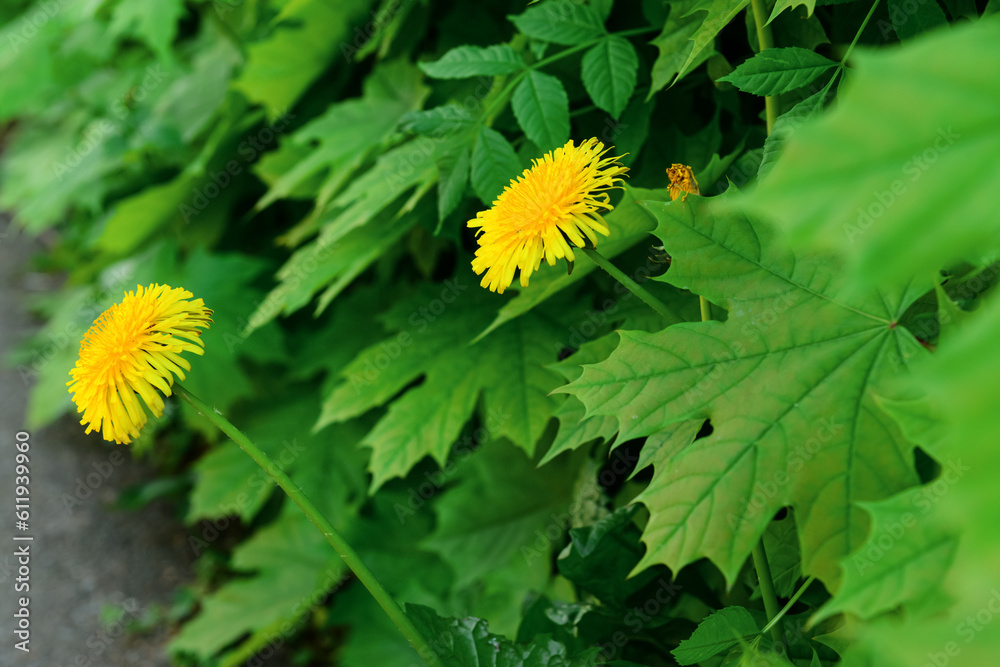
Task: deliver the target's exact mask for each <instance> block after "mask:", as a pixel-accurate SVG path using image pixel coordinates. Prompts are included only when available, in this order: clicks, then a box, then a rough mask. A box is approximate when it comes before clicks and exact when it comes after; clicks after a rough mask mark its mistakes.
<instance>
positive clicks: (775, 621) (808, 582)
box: [760, 576, 816, 634]
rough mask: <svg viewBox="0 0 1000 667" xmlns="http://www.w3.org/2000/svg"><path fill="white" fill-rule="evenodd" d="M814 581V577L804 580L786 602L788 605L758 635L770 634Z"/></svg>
mask: <svg viewBox="0 0 1000 667" xmlns="http://www.w3.org/2000/svg"><path fill="white" fill-rule="evenodd" d="M814 581H816V577H815V576H812V577H809V578H808V579H806V581H805V583H804V584H802V586H800V587H799V590H797V591H795V595H793V596H792V597H791V598H790V599H789V600H788V603H787V604H786V605H785V606H784V607H782V608H781V611H779V612H778V613H777V615H776V616H775V617H774V618H772V619H771V620H770V621H769V622H768V624H767V625H765V626H764V629H763V630H761V631H760V633H761V634H764V633H765V632H770V631H771V630H772V629H773V628H774V626H776V625H777V624H778V623H780V622H781V619H783V618H784V617H785V614H787V613H788V610H789V609H791V608H792V605H793V604H795V603H796V602H798V601H799V598H800V597H802V594H803V593H805V592H806V589H807V588H809V586H811V585H812V582H814Z"/></svg>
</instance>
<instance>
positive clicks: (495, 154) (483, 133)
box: [472, 127, 521, 206]
mask: <svg viewBox="0 0 1000 667" xmlns="http://www.w3.org/2000/svg"><path fill="white" fill-rule="evenodd" d="M520 174H521V161H520V160H519V159H518V157H517V153H515V152H514V147H513V146H511V145H510V142H509V141H507V140H506V139H505V138H504V136H503V135H502V134H500V133H499V132H497V131H496V130H494V129H492V128H489V127H480V128H479V133H478V134H477V135H476V142H475V144H474V146H473V148H472V189H473V190H474V191H475V193H476V196H477V197H479V200H480V201H481V202H483V204H485V205H486V206H491V205H492V204H493V200H494V199H496V198H497V197H498V196H499V195H500V193H501V192H503V189H504V188H505V187H507V186H508V185H510V182H511V181H512V180H513V179H515V178H517V177H518V176H520Z"/></svg>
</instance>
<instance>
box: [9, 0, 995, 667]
mask: <svg viewBox="0 0 1000 667" xmlns="http://www.w3.org/2000/svg"><path fill="white" fill-rule="evenodd" d="M995 9H996V3H995V2H993V0H990V2H987V3H983V2H978V3H977V2H973V1H972V0H941V1H940V2H938V0H923V1H917V0H886V2H884V3H883V2H881V0H876V1H875V2H874V4H871V3H868V2H867V1H866V0H856V1H853V2H852V1H851V0H846V1H845V0H836V1H833V0H818V1H809V0H807V1H806V2H801V3H799V2H796V1H794V0H793V1H789V0H778V2H776V3H774V4H773V5H772V4H769V3H766V2H764V0H760V1H759V2H757V1H756V0H755V2H754V3H750V2H748V0H678V1H676V2H664V1H662V0H644V1H643V2H623V1H619V2H613V0H589V1H581V2H574V1H573V0H544V1H543V2H540V3H537V4H531V5H529V6H525V5H524V4H523V3H517V2H508V1H501V0H491V1H487V2H483V3H462V2H448V1H440V2H438V1H433V2H432V1H431V0H382V1H381V2H378V1H376V0H349V1H348V0H336V1H335V0H260V1H257V0H212V1H199V0H187V1H184V0H163V1H162V2H156V3H146V2H141V1H140V0H104V1H100V0H99V1H97V2H79V3H69V2H60V1H59V0H47V1H44V2H37V3H29V2H11V3H6V4H5V5H4V7H3V9H0V17H2V20H3V27H2V29H0V49H2V50H0V121H2V122H3V126H2V127H3V152H2V154H0V179H2V181H0V205H2V206H3V207H5V208H7V209H10V210H11V211H12V213H13V215H14V216H15V222H16V224H17V225H19V226H20V227H22V228H24V229H25V230H27V231H28V232H30V233H32V234H42V233H46V232H49V230H55V232H56V234H54V235H50V236H49V238H51V239H54V241H53V242H52V247H51V252H50V253H48V254H47V255H46V256H44V257H39V258H36V262H37V263H38V264H39V267H40V268H43V269H46V270H53V271H56V270H59V271H65V272H67V273H68V276H69V279H68V281H67V282H66V284H65V286H64V287H63V288H62V289H61V290H60V291H59V293H58V294H55V295H52V296H50V297H46V298H45V299H42V300H39V302H38V303H37V304H36V306H37V309H38V311H39V312H40V313H41V314H43V315H44V316H45V317H46V320H47V322H48V323H47V325H46V327H45V329H44V330H43V331H42V332H41V334H40V335H39V336H37V338H36V339H35V340H33V341H31V342H30V343H29V344H27V345H25V346H24V347H23V348H22V349H21V350H19V351H18V352H17V353H16V354H15V355H13V357H12V358H11V359H10V360H9V361H11V362H12V363H13V364H15V365H16V367H17V368H18V370H19V372H20V373H21V375H22V377H24V378H26V379H28V380H31V381H33V382H34V389H33V392H32V395H31V400H30V408H29V426H33V427H38V426H41V425H44V424H47V423H50V422H52V421H53V420H55V419H56V418H58V417H60V416H61V415H63V414H66V413H68V412H71V411H72V407H73V406H72V404H71V403H70V401H69V396H68V394H67V393H66V390H65V380H66V377H67V373H68V370H69V368H71V367H72V365H73V363H74V360H75V358H76V353H77V345H78V341H79V340H80V338H81V337H82V334H83V332H84V331H86V329H87V328H88V327H89V326H90V323H91V322H92V321H93V319H94V318H95V317H96V316H97V315H98V314H99V313H100V312H101V311H102V310H103V309H104V308H106V307H107V306H108V305H110V304H111V303H113V302H114V301H116V300H118V299H120V297H121V295H122V292H123V291H124V290H127V289H133V288H134V287H135V285H136V284H148V283H150V282H160V283H167V284H170V285H172V286H183V287H185V288H187V289H189V290H191V291H192V292H193V293H194V294H195V295H196V296H197V297H200V298H203V299H204V300H205V302H206V304H208V306H209V307H211V308H213V309H214V311H215V324H214V326H213V327H212V329H211V331H210V332H208V333H207V334H206V335H205V343H206V349H207V353H206V355H205V357H204V358H203V359H198V360H196V361H195V363H194V369H193V370H192V372H191V374H190V376H189V378H188V380H187V381H186V382H185V386H187V387H188V388H189V389H190V390H191V391H192V392H194V393H195V394H198V395H200V396H202V397H203V398H205V399H206V400H208V401H209V402H211V403H213V404H214V405H215V406H216V407H217V408H218V409H219V410H220V411H222V412H223V413H225V414H226V415H228V416H230V417H231V418H232V420H233V421H234V422H235V423H237V424H239V425H240V426H241V427H242V428H244V429H245V431H246V432H247V433H248V434H249V435H250V437H251V438H253V439H254V440H255V442H257V443H258V444H259V445H260V446H261V447H262V448H263V449H264V450H265V451H267V452H268V453H269V454H270V455H271V456H273V457H274V458H275V459H276V460H278V461H280V462H281V464H282V465H283V466H284V467H285V468H286V469H287V470H289V471H290V472H291V474H292V477H293V479H294V480H295V482H296V483H297V484H299V485H300V486H301V487H302V488H303V489H304V490H305V491H306V492H307V493H308V494H309V495H310V496H311V497H312V498H314V499H315V500H316V501H317V503H318V505H319V506H320V508H321V509H322V510H323V511H324V512H325V513H326V514H327V516H329V517H330V518H331V520H332V521H333V523H334V524H335V525H336V526H337V527H338V528H339V529H340V530H341V531H342V532H343V533H344V534H345V535H346V536H347V537H348V539H349V540H350V541H351V543H352V544H354V545H355V546H356V548H357V549H358V550H359V552H360V553H361V555H362V556H363V558H364V559H365V560H366V561H367V562H369V563H370V565H371V567H372V569H373V570H374V571H375V572H376V574H377V575H378V576H379V577H380V578H381V579H383V580H384V582H385V584H386V586H387V587H388V588H389V590H390V591H391V592H392V594H393V595H394V596H396V598H397V599H398V600H400V601H401V602H403V603H406V605H407V612H408V613H409V614H410V615H411V617H412V618H413V620H414V622H415V623H416V624H417V625H418V627H420V628H421V630H422V631H423V632H425V633H426V634H427V635H428V636H429V637H430V638H431V639H432V644H433V645H434V646H435V649H436V650H437V651H438V652H439V653H440V654H441V656H442V658H443V659H444V660H445V663H446V664H448V665H487V664H489V665H506V666H513V665H539V666H541V665H550V666H553V667H554V666H556V665H560V666H567V665H593V664H612V665H619V666H622V667H625V666H628V665H673V664H681V665H691V664H698V665H706V666H715V665H727V664H788V663H789V662H791V663H793V664H796V665H809V666H810V667H812V666H814V665H824V664H834V663H837V662H838V661H843V662H844V663H845V664H850V665H866V664H871V665H880V666H886V665H890V666H891V665H901V666H902V665H907V666H910V665H922V664H933V665H937V666H938V667H940V666H941V665H945V664H954V665H985V664H992V662H994V661H995V658H994V656H996V655H997V654H998V653H1000V622H998V621H996V616H997V613H998V612H1000V592H998V590H1000V569H998V568H997V563H998V562H1000V538H998V537H997V534H996V530H995V527H996V526H997V525H1000V515H998V510H997V508H1000V496H998V493H1000V492H998V485H997V484H996V483H995V482H994V477H995V471H996V470H997V469H998V464H1000V461H998V455H997V454H996V452H997V449H996V446H995V434H996V433H997V432H1000V423H998V419H1000V417H998V416H1000V410H998V409H997V404H998V400H1000V391H998V386H997V385H998V378H1000V354H998V353H997V350H996V346H995V344H994V341H995V332H996V331H997V330H998V328H1000V301H998V300H997V298H996V297H994V296H993V295H992V287H993V285H994V284H995V282H996V278H997V273H998V271H997V267H998V266H1000V265H998V258H997V252H998V250H1000V233H998V230H1000V227H998V225H997V218H996V213H995V210H994V209H995V207H994V204H993V200H994V198H995V195H994V192H993V189H992V187H991V186H993V185H995V184H996V183H998V182H1000V167H998V165H1000V162H998V160H997V157H996V156H997V155H1000V129H998V128H1000V79H998V78H997V76H996V73H997V72H998V71H1000V23H998V22H997V19H996V18H995V17H994V16H992V14H993V12H994V10H995ZM755 14H756V15H757V17H758V18H759V19H760V21H759V23H761V24H763V23H765V22H766V23H767V26H768V27H767V28H766V30H762V29H761V27H760V26H758V25H757V24H756V23H755ZM767 32H770V33H771V34H772V35H773V42H774V45H773V48H766V49H765V50H763V51H761V50H760V48H759V46H760V42H761V35H765V34H766V33H767ZM765 97H766V98H767V102H766V104H767V107H768V109H769V110H770V111H768V112H766V111H765ZM772 121H773V128H769V125H770V124H771V122H772ZM590 137H597V138H598V139H599V140H601V141H603V142H604V143H605V144H607V145H611V144H613V145H615V146H616V149H615V153H616V154H623V155H624V157H623V158H622V160H623V162H624V163H625V164H626V165H628V166H629V167H630V173H629V179H628V184H627V185H626V187H625V188H624V192H622V193H620V194H616V195H615V199H614V203H615V209H614V211H613V212H611V213H610V214H608V215H607V222H608V225H609V227H610V229H611V237H610V238H609V239H607V240H604V241H602V243H601V245H600V247H599V250H600V251H601V252H602V253H603V254H604V255H605V256H606V257H609V258H612V259H613V261H614V262H615V263H616V264H617V265H618V266H619V267H620V268H621V269H622V270H623V271H625V273H627V274H629V275H630V276H632V277H634V278H635V279H637V280H639V281H640V282H644V285H645V287H646V288H647V289H648V290H649V291H650V292H652V293H653V294H654V295H656V296H657V297H658V298H659V299H661V300H662V301H663V302H664V303H665V304H666V306H667V310H668V311H669V313H670V315H669V317H668V316H666V315H660V314H657V313H654V312H653V311H651V310H650V309H648V307H647V306H645V305H644V304H643V303H641V302H640V301H639V300H637V299H635V298H633V296H632V295H631V294H630V293H629V292H627V291H625V290H624V289H623V288H621V287H620V286H618V285H617V284H616V283H614V282H613V281H611V280H610V279H609V278H608V276H606V275H604V274H603V273H601V272H599V271H596V270H595V267H594V266H593V265H592V264H591V263H590V262H588V261H587V260H586V259H584V258H580V261H578V262H577V265H576V266H575V268H574V270H573V271H572V272H571V273H567V272H566V270H565V267H562V266H559V267H547V266H543V268H542V269H541V270H540V271H539V273H538V274H536V275H534V276H532V279H531V285H530V287H527V288H520V287H516V286H515V288H514V289H511V290H510V291H509V292H508V293H506V294H505V295H503V296H499V295H496V294H493V293H490V292H487V291H486V290H484V289H482V288H480V287H479V286H478V278H477V277H476V276H475V275H474V274H473V273H472V271H471V269H470V260H471V257H472V254H473V252H474V250H475V241H474V239H473V237H472V235H471V233H470V231H469V230H468V229H467V228H466V226H465V223H466V221H467V220H469V219H470V218H472V217H474V216H475V213H476V211H478V210H482V209H483V208H484V207H485V206H488V205H489V204H490V203H491V202H492V201H493V199H494V198H495V197H496V196H497V195H498V194H499V193H500V192H501V191H502V189H503V187H504V186H505V185H506V184H507V183H508V182H509V181H510V179H511V178H513V177H515V176H516V175H518V174H519V173H520V171H521V170H522V169H524V168H526V167H528V166H529V163H530V160H531V159H533V158H537V157H540V156H541V155H542V154H543V153H544V152H545V151H548V150H551V149H553V148H556V147H558V146H561V145H562V144H564V143H565V142H566V141H567V140H569V139H573V140H575V141H577V142H579V141H582V140H585V139H587V138H590ZM672 163H683V164H688V165H691V166H692V167H693V168H694V170H695V173H696V175H697V178H698V180H699V182H700V184H701V189H702V191H703V195H704V196H695V195H691V196H688V197H686V198H685V199H684V200H677V201H670V200H669V197H668V196H667V190H666V185H667V181H666V176H665V169H666V167H668V166H670V165H671V164H672ZM660 245H662V249H660V248H657V247H654V246H660ZM698 296H702V297H704V298H705V299H707V300H708V301H709V302H710V303H711V304H712V306H711V310H712V312H713V315H714V317H713V321H707V322H702V321H700V319H701V318H700V316H699V306H698ZM132 450H133V452H134V453H135V455H137V456H146V457H150V458H152V459H153V460H154V461H156V462H157V464H158V465H159V466H160V468H161V470H162V479H161V480H159V482H158V483H154V484H151V485H149V487H148V489H147V490H146V492H145V493H144V494H143V496H144V497H153V496H155V495H157V494H169V495H171V496H172V497H173V498H174V499H175V500H176V501H177V502H178V507H180V508H181V512H182V515H183V520H184V521H185V522H186V523H187V524H188V525H189V526H190V535H191V537H190V544H191V548H192V550H193V552H194V554H195V555H196V556H197V557H198V558H199V563H200V567H199V572H200V576H199V579H198V581H196V582H194V583H193V584H192V585H191V587H190V588H191V591H190V592H191V593H192V595H193V596H194V598H195V600H196V603H195V605H193V606H192V607H191V608H190V609H187V610H186V611H185V612H184V613H182V614H179V616H180V620H178V621H176V623H177V625H176V628H175V630H176V633H175V635H174V638H173V640H172V642H171V644H170V652H171V656H172V658H173V659H174V660H175V661H176V662H177V664H188V665H240V664H243V663H244V662H246V661H247V660H249V659H251V658H253V657H254V656H255V655H261V656H264V655H270V654H272V653H273V652H275V651H277V652H279V653H280V654H282V655H284V656H286V657H287V658H288V659H289V660H291V661H296V662H295V664H337V665H345V666H352V665H356V666H361V665H365V666H368V665H380V666H381V665H385V666H387V667H395V666H397V665H398V666H399V667H406V666H408V665H412V664H417V662H418V661H419V660H420V658H419V657H418V656H417V655H416V653H415V652H413V651H412V649H410V648H409V647H408V646H407V645H406V642H405V640H403V639H401V638H400V637H399V636H397V634H396V632H395V629H394V628H393V627H392V625H391V623H390V622H389V621H388V620H387V619H386V618H385V617H384V616H383V615H382V614H381V612H380V610H379V609H378V607H377V606H376V605H375V604H374V602H373V601H371V600H370V599H369V598H368V596H367V594H366V592H365V591H364V589H362V588H361V587H360V586H359V585H358V584H356V583H355V582H353V581H352V580H351V578H350V577H349V576H348V574H349V573H347V572H345V568H344V566H343V563H342V562H341V561H340V559H339V557H337V556H336V554H334V553H333V552H332V551H331V550H330V548H329V546H328V545H327V544H326V543H325V541H324V540H323V538H322V537H321V536H320V535H319V534H318V533H317V532H316V531H315V529H314V528H313V527H312V526H311V525H310V524H309V522H308V521H307V520H306V519H305V517H304V516H302V515H301V513H300V512H299V511H298V510H297V509H296V508H295V507H294V506H292V505H291V503H288V502H283V499H282V497H281V495H280V494H279V493H275V490H274V488H273V485H272V484H271V483H270V482H269V481H268V480H267V478H266V477H265V476H264V475H263V473H262V472H260V471H259V470H258V469H257V468H256V466H255V465H254V464H253V462H252V461H251V460H250V459H249V458H247V457H246V456H245V455H244V454H243V453H242V452H241V451H239V450H238V449H237V448H236V447H234V446H232V444H231V443H228V442H227V441H226V440H224V439H222V438H221V437H220V434H219V433H218V432H216V431H215V430H214V428H213V427H212V426H211V425H210V424H209V423H208V422H206V421H205V420H204V418H203V417H201V416H200V415H198V414H197V413H196V412H194V411H193V410H190V409H188V408H187V406H185V405H181V404H176V405H175V406H174V409H171V410H169V411H168V412H167V414H165V415H164V417H163V418H161V419H160V420H157V421H155V422H151V423H150V425H149V427H148V428H147V429H146V431H145V432H144V433H143V435H142V437H141V438H140V439H139V441H137V442H136V443H135V444H134V445H133V446H132ZM222 537H224V538H225V539H220V538H222ZM758 543H762V544H763V546H764V550H765V551H766V553H767V556H768V558H769V560H770V564H771V570H772V574H773V579H774V583H775V588H776V591H777V595H778V597H779V598H780V599H781V601H782V602H784V601H789V600H790V599H792V598H793V596H795V597H794V599H793V600H792V602H791V603H790V607H789V609H788V611H787V615H785V616H784V618H783V620H782V623H781V625H780V627H781V632H782V634H781V635H780V636H781V637H782V638H783V642H782V643H783V644H784V650H783V651H780V652H779V651H776V650H775V649H776V648H777V647H776V646H775V645H774V635H772V634H770V633H763V632H762V630H763V628H764V626H765V624H766V623H767V620H768V617H767V614H766V613H765V611H764V606H763V604H762V602H761V591H760V588H759V586H758V583H757V581H758V580H757V575H756V574H755V572H754V568H753V566H752V563H751V562H750V559H749V557H750V554H751V552H752V550H753V549H754V547H755V546H756V545H757V544H758ZM799 596H801V597H799Z"/></svg>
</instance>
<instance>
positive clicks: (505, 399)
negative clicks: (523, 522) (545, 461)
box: [318, 280, 565, 488]
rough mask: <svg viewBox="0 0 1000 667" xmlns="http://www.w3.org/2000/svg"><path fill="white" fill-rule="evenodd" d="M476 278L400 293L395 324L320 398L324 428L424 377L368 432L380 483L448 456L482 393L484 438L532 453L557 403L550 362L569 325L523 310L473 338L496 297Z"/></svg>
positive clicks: (367, 441)
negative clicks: (472, 282)
mask: <svg viewBox="0 0 1000 667" xmlns="http://www.w3.org/2000/svg"><path fill="white" fill-rule="evenodd" d="M469 287H470V286H469V285H468V284H466V283H463V282H461V281H459V280H454V281H449V282H448V283H447V284H446V285H445V286H444V287H443V288H441V287H427V288H425V289H424V290H423V291H421V292H419V293H418V294H417V295H416V296H415V297H413V298H412V299H410V300H407V301H401V302H400V303H399V304H398V305H397V307H396V308H395V309H394V310H393V311H392V312H391V313H390V314H389V315H388V321H389V322H390V323H391V324H390V328H391V330H393V331H394V332H396V333H394V334H393V335H392V336H391V337H389V338H388V339H386V340H384V341H381V342H379V343H375V344H373V345H371V346H370V347H368V348H367V349H365V350H364V351H363V352H361V354H359V355H358V356H357V358H356V359H355V360H354V361H353V362H352V363H351V364H349V365H348V366H347V367H346V368H344V369H343V371H342V372H341V373H340V376H341V377H342V378H343V381H342V382H341V384H339V385H338V386H337V387H335V388H334V390H333V391H332V392H331V393H330V395H329V396H328V397H327V398H326V400H325V402H324V404H323V410H322V413H321V415H320V419H319V423H318V427H322V426H324V425H325V424H328V423H331V422H335V421H342V420H345V419H349V418H351V417H353V416H355V415H359V414H362V413H363V412H365V411H367V410H369V409H371V408H373V407H378V406H381V405H384V404H386V403H387V402H388V401H389V400H390V399H392V398H393V397H394V396H396V394H398V393H399V392H400V390H402V389H404V388H405V387H406V386H407V385H409V384H410V383H411V382H412V381H413V380H416V379H418V378H420V377H424V382H423V383H422V384H421V385H420V386H418V387H414V388H412V389H410V390H408V391H407V392H406V393H405V394H403V395H402V396H401V397H399V398H396V399H395V400H394V401H393V402H392V404H391V405H390V406H389V410H388V412H387V413H386V414H385V416H384V417H383V418H382V419H381V420H380V421H379V422H378V424H377V425H376V426H375V428H374V429H373V430H372V431H371V433H369V434H368V436H367V437H366V438H365V441H364V444H365V445H367V446H369V447H371V448H372V449H373V453H372V460H371V471H372V474H373V481H372V486H373V488H378V487H379V486H381V485H382V484H383V483H384V482H385V480H387V479H389V478H392V477H397V476H401V475H405V474H406V473H407V472H408V471H409V470H410V469H411V468H412V467H413V466H414V465H416V464H417V463H418V462H419V461H420V460H421V459H423V458H424V457H425V456H428V455H429V456H431V457H432V458H434V460H436V461H437V462H438V463H439V464H441V465H444V463H445V461H446V460H447V457H448V454H449V452H450V451H451V448H452V445H453V444H454V443H455V441H456V440H457V438H458V436H459V435H460V432H461V428H462V426H463V425H464V424H465V423H466V422H467V421H468V420H469V418H470V417H471V416H472V414H473V410H474V408H475V407H476V403H477V400H478V397H479V395H480V394H483V396H484V409H485V411H486V414H487V415H488V418H487V437H488V438H489V439H491V440H492V439H496V438H500V437H507V438H510V439H511V440H512V441H513V442H514V443H515V444H517V445H518V446H519V447H521V448H522V449H523V450H525V451H526V452H528V453H529V454H531V453H533V452H534V447H535V443H536V442H537V441H538V439H539V438H540V437H541V435H542V432H543V431H544V429H545V426H546V424H547V423H548V421H549V419H550V418H551V416H552V413H553V412H554V411H555V408H556V406H557V405H558V403H559V401H558V399H556V398H555V397H552V396H549V395H548V394H549V392H550V391H552V390H553V389H555V387H556V386H558V385H559V383H560V379H559V376H558V375H557V374H556V373H554V372H553V371H551V370H548V369H547V368H545V366H546V365H547V364H549V363H551V362H553V361H555V355H556V353H557V351H558V349H559V348H560V346H561V343H560V342H559V341H560V339H561V337H562V336H563V335H565V332H564V330H563V329H561V328H560V327H558V326H557V325H556V324H554V323H552V322H551V321H548V320H546V319H543V318H535V317H531V318H525V319H524V321H523V322H521V321H518V322H512V323H511V324H510V325H509V326H507V327H504V328H503V329H500V330H498V331H496V332H495V333H494V334H493V335H491V336H490V337H488V338H486V339H484V340H481V341H480V342H478V343H477V344H475V345H471V346H470V345H469V341H470V340H472V339H473V338H474V337H475V335H476V334H477V333H478V332H479V327H481V326H482V322H483V321H484V320H485V319H488V318H489V317H490V316H491V315H492V314H493V312H494V309H495V307H496V305H495V303H494V299H493V298H491V295H489V294H485V293H481V290H476V291H473V292H466V290H467V289H468V288H469ZM512 372H513V373H514V374H515V375H514V376H513V377H512V376H511V375H510V374H511V373H512Z"/></svg>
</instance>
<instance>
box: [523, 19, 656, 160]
mask: <svg viewBox="0 0 1000 667" xmlns="http://www.w3.org/2000/svg"><path fill="white" fill-rule="evenodd" d="M582 68H583V69H582V74H583V86H584V88H586V89H587V94H589V95H590V99H592V100H593V101H594V104H596V105H597V106H598V107H600V108H601V109H604V110H605V111H607V112H608V113H609V114H611V117H612V118H618V117H619V116H621V114H622V112H623V111H624V110H625V106H626V105H627V104H628V101H629V98H631V97H632V92H633V91H634V90H635V83H636V76H637V73H638V70H639V55H638V54H637V53H636V52H635V47H634V46H632V42H630V41H628V40H627V39H625V38H624V37H618V36H616V35H608V36H607V37H605V38H604V39H602V40H601V41H600V42H598V43H597V44H595V45H594V46H593V47H592V48H591V49H589V50H588V51H587V52H586V53H585V54H584V55H583V63H582ZM536 143H537V142H536Z"/></svg>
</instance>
